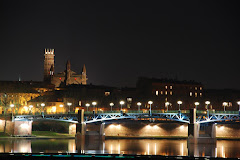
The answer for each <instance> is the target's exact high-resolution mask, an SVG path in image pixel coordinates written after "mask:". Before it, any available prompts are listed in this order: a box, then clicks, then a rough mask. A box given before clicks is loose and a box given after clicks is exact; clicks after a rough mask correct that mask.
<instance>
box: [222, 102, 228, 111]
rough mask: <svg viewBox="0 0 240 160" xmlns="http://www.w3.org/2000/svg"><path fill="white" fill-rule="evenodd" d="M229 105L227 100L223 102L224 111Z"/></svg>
mask: <svg viewBox="0 0 240 160" xmlns="http://www.w3.org/2000/svg"><path fill="white" fill-rule="evenodd" d="M227 105H228V103H227V102H223V107H224V112H225V111H226V106H227Z"/></svg>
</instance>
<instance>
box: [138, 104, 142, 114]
mask: <svg viewBox="0 0 240 160" xmlns="http://www.w3.org/2000/svg"><path fill="white" fill-rule="evenodd" d="M137 105H138V112H140V107H141V105H142V103H141V102H138V103H137Z"/></svg>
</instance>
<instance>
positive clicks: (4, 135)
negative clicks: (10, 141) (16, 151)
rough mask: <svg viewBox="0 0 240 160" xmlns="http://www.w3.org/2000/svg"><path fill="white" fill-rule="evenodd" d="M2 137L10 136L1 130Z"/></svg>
mask: <svg viewBox="0 0 240 160" xmlns="http://www.w3.org/2000/svg"><path fill="white" fill-rule="evenodd" d="M0 137H9V135H8V134H6V133H4V132H0Z"/></svg>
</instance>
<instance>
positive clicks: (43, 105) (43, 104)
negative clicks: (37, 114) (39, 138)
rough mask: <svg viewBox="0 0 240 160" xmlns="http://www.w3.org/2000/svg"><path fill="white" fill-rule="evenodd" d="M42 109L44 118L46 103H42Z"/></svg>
mask: <svg viewBox="0 0 240 160" xmlns="http://www.w3.org/2000/svg"><path fill="white" fill-rule="evenodd" d="M41 107H42V116H43V118H44V107H45V103H41Z"/></svg>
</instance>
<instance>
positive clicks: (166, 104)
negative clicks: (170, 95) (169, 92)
mask: <svg viewBox="0 0 240 160" xmlns="http://www.w3.org/2000/svg"><path fill="white" fill-rule="evenodd" d="M169 105H170V103H169V102H165V107H167V112H168V106H169Z"/></svg>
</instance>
